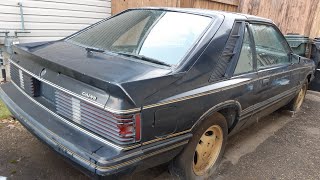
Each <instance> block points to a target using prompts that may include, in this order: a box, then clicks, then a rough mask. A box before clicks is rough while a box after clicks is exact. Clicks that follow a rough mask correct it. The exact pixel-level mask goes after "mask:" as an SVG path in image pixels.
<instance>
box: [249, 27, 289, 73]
mask: <svg viewBox="0 0 320 180" xmlns="http://www.w3.org/2000/svg"><path fill="white" fill-rule="evenodd" d="M252 33H253V37H254V41H255V45H256V52H257V66H258V69H263V68H267V67H271V66H275V65H280V64H286V63H289V62H290V61H289V52H290V50H289V49H288V47H287V45H286V44H285V39H284V38H283V37H282V36H281V34H280V33H279V32H278V31H276V30H275V29H274V28H273V27H272V26H268V25H257V24H253V25H252Z"/></svg>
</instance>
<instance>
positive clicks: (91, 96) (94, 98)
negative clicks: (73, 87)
mask: <svg viewBox="0 0 320 180" xmlns="http://www.w3.org/2000/svg"><path fill="white" fill-rule="evenodd" d="M81 94H82V95H83V96H85V97H87V98H89V99H92V100H94V101H96V100H97V97H96V96H94V95H91V94H89V93H87V92H82V93H81Z"/></svg>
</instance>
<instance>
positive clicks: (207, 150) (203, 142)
mask: <svg viewBox="0 0 320 180" xmlns="http://www.w3.org/2000/svg"><path fill="white" fill-rule="evenodd" d="M222 142H223V131H222V128H221V127H220V126H218V125H213V126H211V127H209V128H208V129H207V130H206V131H205V132H204V133H203V134H202V136H201V138H200V140H199V142H198V144H197V147H196V149H195V152H194V158H193V171H194V173H195V174H196V175H197V176H202V175H203V174H205V173H206V172H207V171H208V170H209V169H210V168H211V167H212V166H213V165H214V164H215V162H216V160H217V159H218V156H219V154H220V151H221V148H222Z"/></svg>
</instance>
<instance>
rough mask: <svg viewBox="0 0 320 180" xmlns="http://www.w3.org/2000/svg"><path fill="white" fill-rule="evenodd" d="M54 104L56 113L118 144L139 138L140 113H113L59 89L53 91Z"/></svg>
mask: <svg viewBox="0 0 320 180" xmlns="http://www.w3.org/2000/svg"><path fill="white" fill-rule="evenodd" d="M55 105H56V112H57V113H58V114H60V115H62V116H64V117H66V118H67V119H70V120H72V121H73V122H75V123H77V124H79V125H81V126H82V127H84V128H86V129H88V130H90V131H92V132H94V133H96V134H98V135H100V136H102V137H105V138H106V139H110V140H112V141H114V142H116V143H119V144H129V143H135V142H138V141H140V140H141V116H140V113H135V114H129V115H118V114H114V113H111V112H108V111H106V110H104V109H102V108H99V107H96V106H94V105H91V104H89V103H87V102H85V101H83V100H79V99H75V98H74V97H72V96H71V95H69V94H66V93H64V92H61V91H56V92H55Z"/></svg>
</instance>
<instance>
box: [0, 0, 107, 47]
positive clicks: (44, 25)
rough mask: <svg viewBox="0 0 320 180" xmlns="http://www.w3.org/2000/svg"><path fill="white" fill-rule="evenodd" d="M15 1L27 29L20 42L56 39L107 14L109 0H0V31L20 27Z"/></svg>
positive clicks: (1, 40)
mask: <svg viewBox="0 0 320 180" xmlns="http://www.w3.org/2000/svg"><path fill="white" fill-rule="evenodd" d="M19 2H22V5H23V14H24V21H25V29H26V31H29V32H30V33H28V34H20V35H19V40H20V42H21V43H24V42H34V41H48V40H56V39H60V38H63V37H65V36H68V35H70V34H72V33H74V32H76V31H78V30H80V29H82V28H85V27H87V26H89V25H90V24H93V23H95V22H97V21H99V20H101V19H103V18H106V17H109V16H110V15H111V0H0V31H5V30H9V31H10V32H11V33H10V34H11V35H13V31H14V30H21V19H20V9H19V6H18V3H19ZM20 36H21V37H20ZM3 40H4V34H0V44H2V43H3Z"/></svg>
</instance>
